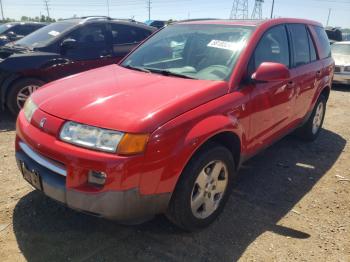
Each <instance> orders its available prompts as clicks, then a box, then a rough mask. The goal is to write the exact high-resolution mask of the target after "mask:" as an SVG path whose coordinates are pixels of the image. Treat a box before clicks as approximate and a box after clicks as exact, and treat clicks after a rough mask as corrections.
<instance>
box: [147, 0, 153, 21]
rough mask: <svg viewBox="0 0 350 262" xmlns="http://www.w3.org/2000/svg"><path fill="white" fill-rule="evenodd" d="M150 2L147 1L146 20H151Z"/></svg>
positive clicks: (149, 0)
mask: <svg viewBox="0 0 350 262" xmlns="http://www.w3.org/2000/svg"><path fill="white" fill-rule="evenodd" d="M151 4H152V2H151V0H147V9H148V20H151Z"/></svg>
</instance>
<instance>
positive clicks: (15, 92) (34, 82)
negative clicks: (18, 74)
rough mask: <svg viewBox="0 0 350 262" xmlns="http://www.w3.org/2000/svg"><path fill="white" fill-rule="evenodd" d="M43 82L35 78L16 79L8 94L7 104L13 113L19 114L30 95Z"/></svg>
mask: <svg viewBox="0 0 350 262" xmlns="http://www.w3.org/2000/svg"><path fill="white" fill-rule="evenodd" d="M43 84H44V82H43V81H41V80H39V79H35V78H24V79H20V80H18V81H16V82H15V83H14V84H13V85H12V86H11V87H10V90H9V93H8V96H7V106H8V108H9V109H10V111H11V113H12V114H14V115H17V114H18V112H19V111H20V110H21V109H22V107H23V106H24V103H25V101H26V100H27V99H28V97H29V96H30V95H31V94H32V93H33V92H34V91H36V90H37V89H38V88H39V87H41V86H42V85H43Z"/></svg>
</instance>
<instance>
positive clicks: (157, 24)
mask: <svg viewBox="0 0 350 262" xmlns="http://www.w3.org/2000/svg"><path fill="white" fill-rule="evenodd" d="M145 24H146V25H149V26H153V27H156V28H158V29H160V28H163V27H164V26H166V21H161V20H147V21H146V22H145Z"/></svg>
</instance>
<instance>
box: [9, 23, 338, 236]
mask: <svg viewBox="0 0 350 262" xmlns="http://www.w3.org/2000/svg"><path fill="white" fill-rule="evenodd" d="M333 70H334V61H333V59H332V58H331V56H330V46H329V43H328V39H327V35H326V33H325V31H324V29H323V28H322V26H321V24H318V23H316V22H312V21H306V20H296V19H274V20H269V21H260V22H257V21H223V20H213V21H209V20H206V21H192V22H183V23H178V24H174V25H170V26H168V27H166V28H164V29H162V30H160V31H159V32H158V33H156V34H155V35H154V36H152V37H151V38H150V39H148V40H147V41H146V42H144V43H143V44H142V45H140V46H139V47H138V48H137V49H136V50H134V51H133V52H132V53H131V54H129V55H128V56H127V57H126V58H125V59H124V60H123V61H122V62H121V63H120V64H119V65H109V66H106V67H102V68H98V69H94V70H91V71H89V72H85V73H81V74H78V75H74V76H70V77H67V78H64V79H61V80H58V81H55V82H52V83H50V84H47V85H46V86H45V87H44V88H42V89H40V90H38V91H37V92H35V93H34V94H33V95H32V96H31V98H30V99H28V101H27V102H26V104H25V106H24V109H23V110H22V111H21V112H20V114H19V117H18V120H17V139H16V158H17V162H18V166H19V168H20V169H21V171H22V173H23V176H24V178H25V179H26V180H27V181H28V182H29V183H31V184H32V185H33V186H34V187H35V188H37V189H39V190H41V191H43V193H44V194H46V195H47V196H49V197H51V198H53V199H55V200H58V201H60V202H63V203H65V204H66V205H68V206H69V207H71V208H73V209H76V210H80V211H84V212H87V213H89V214H94V215H97V216H102V217H106V218H110V219H116V220H119V221H129V222H130V221H134V222H136V221H140V219H143V218H146V217H149V216H152V215H155V214H159V213H165V214H166V215H167V216H168V217H169V219H170V220H171V221H173V222H174V223H175V224H177V225H178V226H180V227H182V228H184V229H186V230H195V229H198V228H202V227H204V226H207V225H208V224H210V223H211V222H212V221H213V220H214V219H215V218H216V217H217V215H218V214H219V213H220V212H221V211H222V209H223V207H224V204H225V202H226V201H227V199H228V197H229V194H230V192H231V190H232V186H233V183H234V181H235V177H236V174H237V170H238V168H239V166H240V165H241V163H242V162H244V161H245V160H247V159H248V158H250V157H252V156H253V155H255V154H256V153H257V152H259V151H260V150H262V149H264V148H266V147H267V146H269V145H271V144H272V143H273V142H275V141H276V140H278V139H280V138H281V137H283V136H285V135H287V134H289V133H291V132H292V131H294V130H296V131H297V133H298V134H299V135H300V136H301V137H303V138H304V139H306V140H314V139H315V138H316V137H317V136H318V135H319V133H320V130H321V127H322V123H323V119H324V115H325V110H326V103H327V99H328V96H329V93H330V87H331V82H332V78H333Z"/></svg>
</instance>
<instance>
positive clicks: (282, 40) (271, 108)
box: [248, 25, 295, 150]
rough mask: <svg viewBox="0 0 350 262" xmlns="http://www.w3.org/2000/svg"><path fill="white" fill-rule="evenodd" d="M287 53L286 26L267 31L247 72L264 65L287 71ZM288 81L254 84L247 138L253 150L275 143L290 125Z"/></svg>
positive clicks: (291, 91) (291, 94) (291, 97)
mask: <svg viewBox="0 0 350 262" xmlns="http://www.w3.org/2000/svg"><path fill="white" fill-rule="evenodd" d="M289 50H290V48H289V42H288V35H287V30H286V26H285V25H278V26H275V27H273V28H271V29H269V30H268V31H267V32H266V33H265V34H264V35H263V37H262V38H261V40H260V42H259V43H258V45H257V47H256V49H255V52H254V55H253V57H252V59H251V61H250V66H249V67H250V69H249V70H248V71H250V73H253V72H255V71H256V69H257V68H258V66H259V65H260V64H262V63H263V62H276V63H281V64H284V65H286V66H287V67H289V68H290V66H291V59H290V51H289ZM292 76H293V72H292ZM292 79H293V77H292V78H291V80H292ZM291 80H286V81H278V82H264V83H254V84H253V88H252V92H251V101H250V104H251V108H252V115H251V128H250V135H249V136H250V141H251V148H254V150H258V149H259V148H260V147H263V146H264V145H266V144H269V143H271V142H272V141H274V140H275V139H276V138H277V137H278V136H279V135H278V134H279V133H284V132H285V130H286V129H287V127H288V125H289V124H290V122H291V116H292V114H293V108H294V103H295V100H294V97H295V87H294V84H293V81H291Z"/></svg>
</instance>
